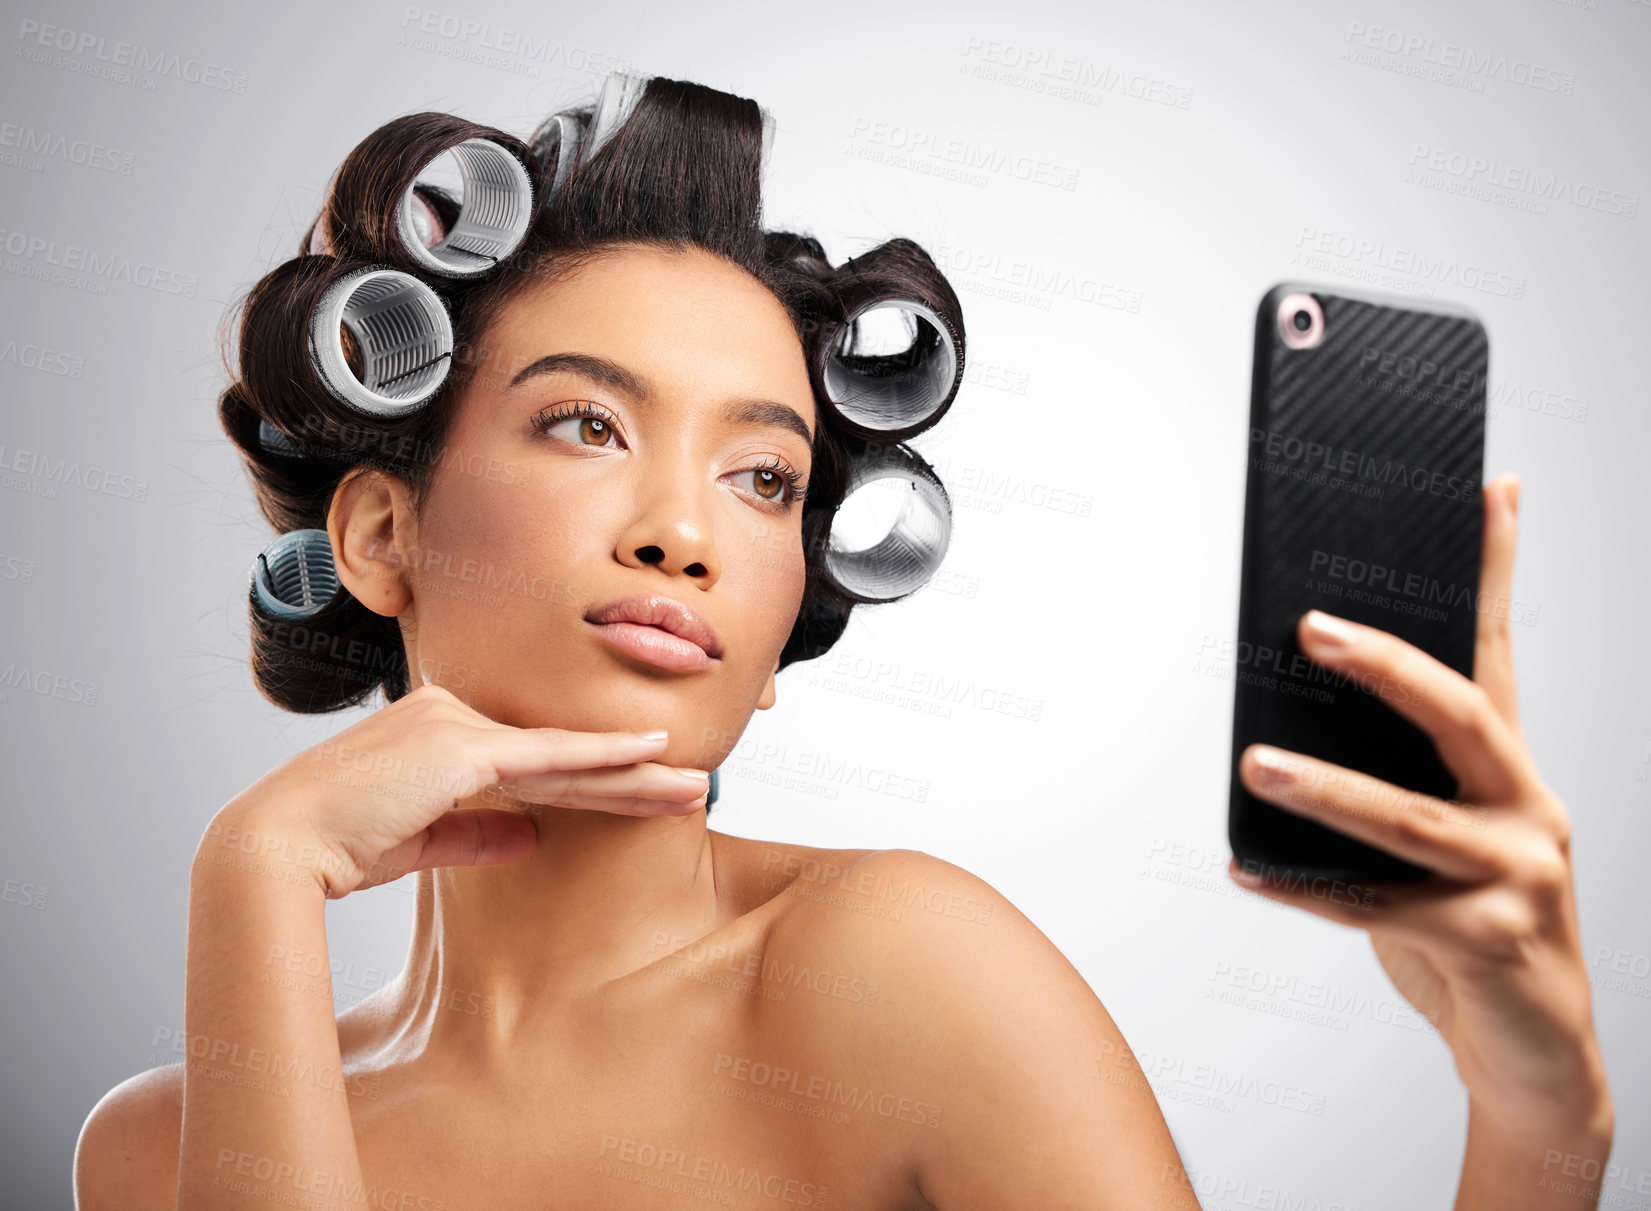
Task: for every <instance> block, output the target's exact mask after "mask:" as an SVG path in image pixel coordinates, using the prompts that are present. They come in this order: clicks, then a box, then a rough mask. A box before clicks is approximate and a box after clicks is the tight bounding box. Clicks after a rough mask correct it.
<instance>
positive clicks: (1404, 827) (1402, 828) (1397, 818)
mask: <svg viewBox="0 0 1651 1211" xmlns="http://www.w3.org/2000/svg"><path fill="white" fill-rule="evenodd" d="M1436 814H1437V813H1436V812H1435V811H1434V809H1433V807H1432V805H1431V804H1430V803H1428V802H1427V800H1426V799H1424V798H1422V797H1421V796H1420V795H1417V796H1414V797H1412V798H1410V799H1408V800H1406V801H1405V803H1404V804H1403V805H1402V806H1401V807H1400V809H1399V811H1398V812H1397V813H1396V814H1395V815H1394V817H1393V831H1394V832H1395V833H1397V834H1398V835H1399V838H1400V839H1401V840H1404V841H1413V842H1418V843H1423V844H1426V843H1431V842H1432V841H1434V840H1435V839H1436V838H1437V837H1438V822H1437V820H1436V819H1435V818H1434V817H1435V816H1436Z"/></svg>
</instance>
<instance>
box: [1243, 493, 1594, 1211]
mask: <svg viewBox="0 0 1651 1211" xmlns="http://www.w3.org/2000/svg"><path fill="white" fill-rule="evenodd" d="M1518 495H1519V491H1518V480H1517V479H1516V478H1515V477H1513V476H1511V475H1508V476H1503V477H1500V478H1498V479H1497V480H1496V481H1494V482H1492V483H1491V484H1489V485H1488V486H1487V487H1486V488H1485V492H1484V505H1485V527H1484V556H1483V562H1482V569H1481V578H1480V589H1481V595H1480V598H1479V600H1480V602H1481V603H1488V608H1483V609H1481V611H1480V614H1479V624H1478V638H1477V642H1476V647H1475V652H1474V665H1473V667H1474V678H1473V680H1471V681H1470V680H1468V679H1467V678H1466V677H1463V676H1462V675H1461V674H1460V673H1458V672H1456V671H1455V670H1454V669H1451V668H1449V667H1448V666H1446V665H1444V664H1442V663H1440V662H1439V661H1437V660H1435V659H1434V658H1433V657H1431V656H1429V655H1427V654H1426V653H1424V652H1422V651H1421V650H1420V649H1418V648H1416V647H1414V646H1412V645H1411V644H1408V643H1406V642H1404V641H1403V640H1401V639H1398V638H1397V637H1395V636H1393V635H1390V634H1388V633H1387V632H1385V631H1381V630H1377V629H1376V628H1374V627H1368V626H1361V625H1358V624H1356V623H1351V622H1348V621H1346V620H1343V619H1331V620H1329V621H1330V623H1331V626H1332V627H1333V628H1334V630H1335V631H1336V632H1344V633H1345V634H1346V636H1347V642H1345V643H1341V644H1338V643H1336V642H1335V637H1334V635H1333V634H1326V633H1325V632H1323V631H1321V630H1320V629H1318V628H1316V627H1315V626H1314V623H1315V622H1317V621H1319V620H1322V619H1324V618H1325V617H1326V616H1324V615H1322V614H1315V613H1309V614H1308V615H1306V616H1305V617H1304V618H1303V619H1302V623H1301V626H1300V629H1299V636H1300V642H1301V645H1302V650H1303V651H1305V652H1306V653H1307V654H1308V655H1309V656H1311V657H1312V658H1313V659H1315V660H1317V661H1319V662H1320V663H1321V664H1324V665H1326V666H1328V667H1331V668H1334V669H1338V670H1344V671H1347V672H1351V673H1356V674H1359V675H1361V681H1362V680H1363V676H1362V675H1364V674H1376V675H1378V676H1381V677H1385V678H1390V679H1392V680H1391V682H1384V683H1383V684H1391V683H1392V682H1398V683H1401V684H1404V685H1406V686H1408V687H1410V688H1411V689H1412V690H1413V692H1412V693H1410V694H1408V695H1404V696H1402V698H1403V700H1402V701H1399V700H1389V702H1390V705H1392V706H1393V707H1394V709H1396V710H1398V711H1399V712H1400V713H1401V714H1403V715H1404V716H1405V717H1406V718H1408V719H1410V720H1411V721H1412V722H1413V723H1415V724H1416V725H1417V726H1418V727H1420V728H1421V729H1422V730H1423V731H1425V732H1426V733H1427V734H1428V735H1429V736H1430V737H1431V738H1432V739H1433V743H1434V746H1435V747H1436V749H1437V750H1438V753H1439V756H1440V759H1441V760H1442V761H1443V762H1444V764H1445V765H1446V767H1447V768H1448V769H1449V770H1450V771H1451V772H1452V773H1453V774H1454V775H1456V778H1457V783H1458V796H1459V797H1458V798H1457V799H1455V800H1450V801H1445V800H1441V799H1435V798H1432V797H1430V796H1426V795H1421V794H1418V793H1416V792H1413V791H1409V790H1405V789H1401V788H1399V787H1396V786H1394V785H1392V784H1391V783H1388V782H1383V781H1381V780H1380V779H1376V778H1372V777H1369V776H1367V775H1364V774H1361V773H1358V772H1356V771H1354V770H1349V769H1346V768H1343V767H1341V766H1337V765H1332V764H1330V763H1328V762H1325V761H1319V760H1317V759H1315V758H1312V757H1308V756H1305V755H1302V754H1299V753H1284V752H1282V751H1281V750H1277V749H1268V748H1267V747H1266V746H1263V745H1251V746H1250V747H1249V748H1247V749H1246V750H1245V751H1244V754H1243V758H1242V760H1241V762H1240V766H1239V769H1240V776H1241V777H1242V779H1243V781H1244V785H1245V786H1247V787H1248V788H1249V789H1250V790H1251V791H1252V792H1253V793H1255V794H1256V795H1258V796H1260V797H1261V798H1263V799H1265V800H1267V801H1268V802H1270V803H1274V804H1277V805H1278V806H1279V807H1282V808H1285V809H1287V810H1290V811H1293V812H1297V813H1299V814H1301V815H1303V816H1307V817H1309V818H1311V819H1313V820H1317V821H1319V822H1320V823H1322V824H1324V825H1326V826H1328V827H1330V828H1334V829H1338V830H1339V831H1341V832H1344V833H1347V834H1349V835H1350V836H1353V837H1356V838H1358V839H1359V840H1361V841H1365V842H1368V843H1369V844H1371V845H1374V846H1376V847H1378V848H1380V849H1383V850H1386V851H1388V852H1389V853H1392V854H1396V855H1398V856H1399V857H1401V858H1406V859H1408V860H1410V861H1411V862H1414V863H1416V864H1418V865H1420V866H1425V867H1427V868H1428V869H1430V870H1432V871H1434V872H1435V873H1434V875H1433V876H1432V877H1430V878H1429V879H1428V880H1427V881H1426V882H1424V883H1420V884H1414V885H1398V884H1385V885H1374V886H1373V887H1372V888H1371V889H1370V890H1371V891H1372V892H1373V895H1372V896H1371V897H1369V900H1368V902H1367V903H1364V904H1342V903H1337V902H1333V901H1331V900H1330V899H1327V898H1318V897H1315V896H1313V895H1312V894H1311V893H1310V892H1308V891H1305V890H1295V889H1291V890H1284V889H1283V888H1280V887H1275V886H1270V885H1269V884H1268V883H1267V882H1266V880H1265V879H1264V878H1263V879H1260V880H1258V879H1256V878H1254V877H1252V876H1251V875H1249V874H1248V873H1247V872H1244V871H1242V870H1241V869H1240V868H1239V866H1238V863H1237V862H1236V860H1235V861H1234V862H1233V863H1232V864H1231V865H1230V866H1229V868H1228V869H1229V873H1231V874H1232V876H1233V877H1234V878H1235V879H1236V880H1237V881H1238V882H1239V883H1240V884H1241V885H1242V886H1244V887H1246V888H1249V889H1250V890H1252V891H1255V892H1257V893H1258V894H1261V895H1264V896H1267V897H1269V898H1271V899H1274V900H1277V901H1279V902H1281V903H1286V904H1294V905H1296V906H1297V907H1300V908H1303V909H1305V910H1306V911H1308V912H1311V913H1316V914H1317V915H1319V916H1322V917H1327V918H1329V919H1330V920H1332V921H1336V922H1339V923H1341V924H1344V925H1353V926H1357V927H1359V928H1361V929H1365V930H1368V931H1369V933H1370V937H1371V942H1372V944H1373V945H1374V947H1375V951H1376V955H1377V957H1378V958H1379V959H1380V960H1381V963H1382V966H1383V967H1384V968H1386V970H1387V973H1388V975H1389V976H1390V977H1391V978H1392V980H1393V983H1394V985H1395V986H1396V987H1397V988H1398V990H1399V991H1400V992H1401V993H1402V994H1403V995H1404V996H1405V997H1406V998H1407V999H1408V1000H1409V1001H1410V1002H1411V1003H1412V1004H1413V1005H1415V1006H1416V1008H1417V1009H1419V1010H1421V1011H1422V1012H1423V1013H1424V1014H1426V1015H1427V1017H1428V1019H1429V1020H1430V1021H1431V1022H1433V1024H1434V1025H1435V1026H1436V1027H1437V1028H1438V1031H1439V1034H1440V1036H1441V1037H1443V1039H1444V1040H1445V1042H1446V1043H1447V1044H1449V1046H1450V1049H1451V1051H1452V1053H1453V1054H1454V1056H1455V1059H1456V1071H1457V1073H1458V1074H1459V1075H1460V1076H1461V1078H1462V1081H1463V1083H1464V1084H1465V1085H1466V1086H1467V1089H1468V1094H1469V1099H1470V1103H1471V1106H1472V1115H1473V1116H1474V1118H1475V1119H1477V1120H1479V1122H1478V1127H1479V1129H1480V1130H1481V1131H1484V1130H1487V1129H1488V1130H1492V1131H1495V1132H1499V1133H1503V1134H1504V1135H1506V1136H1507V1137H1509V1138H1515V1137H1517V1138H1521V1139H1527V1140H1532V1141H1535V1140H1553V1141H1556V1142H1557V1141H1568V1140H1579V1139H1589V1140H1593V1141H1595V1142H1597V1141H1598V1140H1600V1139H1601V1138H1603V1141H1604V1146H1605V1148H1606V1149H1607V1150H1608V1148H1609V1141H1610V1135H1611V1130H1612V1126H1613V1123H1614V1118H1613V1110H1612V1104H1611V1096H1610V1091H1609V1089H1608V1087H1607V1085H1606V1079H1605V1071H1604V1064H1603V1059H1602V1056H1601V1053H1600V1048H1599V1043H1598V1040H1597V1038H1596V1037H1595V1034H1594V1025H1593V1017H1592V1009H1591V996H1590V987H1589V983H1588V972H1587V965H1586V963H1585V961H1584V958H1583V952H1582V941H1581V937H1580V935H1579V933H1578V929H1577V911H1576V898H1575V893H1574V890H1573V884H1572V873H1571V848H1570V835H1571V822H1570V814H1569V812H1568V811H1567V810H1566V807H1565V804H1564V803H1563V802H1562V801H1561V800H1560V798H1559V796H1558V795H1556V794H1555V793H1554V792H1553V791H1552V790H1551V789H1549V787H1548V786H1547V785H1546V784H1545V783H1544V782H1543V781H1542V777H1541V775H1540V773H1538V771H1537V768H1536V762H1535V761H1534V759H1533V758H1532V756H1531V753H1530V750H1529V749H1528V748H1527V747H1526V744H1525V738H1524V735H1523V732H1522V731H1521V728H1520V724H1519V713H1518V708H1517V705H1516V702H1515V693H1514V673H1513V654H1512V643H1511V639H1510V635H1509V626H1508V618H1507V608H1506V607H1507V604H1508V602H1509V601H1510V592H1509V590H1510V587H1511V583H1512V577H1513V555H1514V543H1515V537H1516V528H1517V522H1516V520H1515V513H1516V507H1517V504H1518ZM1269 755H1271V756H1272V757H1274V758H1276V759H1278V761H1280V762H1282V763H1283V764H1284V766H1285V768H1284V769H1283V771H1282V772H1281V773H1280V774H1278V775H1277V776H1273V777H1269V770H1268V768H1267V764H1266V762H1267V758H1268V756H1269ZM1471 1153H1472V1148H1471V1146H1470V1162H1471V1159H1472V1157H1471ZM1465 1189H1466V1186H1464V1190H1465Z"/></svg>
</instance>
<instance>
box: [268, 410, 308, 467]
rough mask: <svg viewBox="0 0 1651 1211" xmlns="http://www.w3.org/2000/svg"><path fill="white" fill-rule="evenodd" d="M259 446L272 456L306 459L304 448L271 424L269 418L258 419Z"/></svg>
mask: <svg viewBox="0 0 1651 1211" xmlns="http://www.w3.org/2000/svg"><path fill="white" fill-rule="evenodd" d="M258 444H259V445H260V446H262V447H263V448H264V449H265V450H267V451H268V452H269V453H271V454H279V455H281V456H282V457H283V458H302V457H304V447H303V446H302V445H301V444H299V443H298V442H296V441H294V440H293V439H292V438H290V437H288V436H287V435H286V434H285V433H282V432H281V430H279V429H277V428H276V427H275V426H274V425H272V424H270V423H269V418H268V417H264V416H260V417H259V418H258Z"/></svg>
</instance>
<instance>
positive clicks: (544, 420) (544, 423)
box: [532, 399, 808, 512]
mask: <svg viewBox="0 0 1651 1211" xmlns="http://www.w3.org/2000/svg"><path fill="white" fill-rule="evenodd" d="M576 416H580V417H590V418H591V419H593V420H599V421H601V422H602V423H604V424H605V425H607V426H608V427H609V429H610V430H611V431H612V432H613V434H614V435H615V436H618V433H619V430H618V429H617V428H614V424H613V418H612V417H611V416H609V415H608V414H607V413H606V412H605V411H603V410H601V409H599V408H597V407H595V406H594V405H593V404H592V403H591V402H590V401H589V400H583V399H582V400H576V401H575V402H574V403H573V404H572V405H570V406H564V407H561V408H555V409H552V408H542V409H540V410H539V411H538V412H537V413H535V414H534V417H533V422H532V423H533V428H534V429H535V430H536V431H537V432H539V433H543V432H545V430H547V429H549V428H551V426H553V425H557V424H560V423H561V422H562V421H565V420H571V419H572V418H574V417H576ZM595 448H596V449H600V448H601V447H595ZM745 470H747V471H772V472H774V473H775V474H776V475H778V476H779V477H780V478H781V479H782V480H784V481H785V485H786V495H787V498H788V499H787V500H786V501H785V502H784V503H783V505H782V502H779V501H773V500H764V501H763V504H765V505H781V507H782V508H783V509H784V511H786V512H789V511H790V510H792V509H794V508H796V507H797V506H798V505H800V504H802V503H803V501H804V500H805V499H806V498H807V496H808V486H807V485H806V484H804V483H803V482H802V479H803V475H802V472H801V471H799V470H797V469H796V468H795V467H793V466H792V465H791V464H790V463H788V462H786V461H785V460H784V459H783V458H780V457H778V456H775V457H774V460H773V461H772V462H767V463H760V464H758V465H757V466H755V467H746V468H745ZM759 499H760V498H759Z"/></svg>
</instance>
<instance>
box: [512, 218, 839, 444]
mask: <svg viewBox="0 0 1651 1211" xmlns="http://www.w3.org/2000/svg"><path fill="white" fill-rule="evenodd" d="M487 343H488V344H489V345H490V346H492V348H490V349H488V350H487V353H488V361H490V362H491V363H492V364H493V365H494V366H496V367H498V368H499V369H501V370H504V369H506V368H508V370H509V372H508V374H507V375H505V376H503V379H502V382H501V383H500V384H499V385H506V384H508V383H509V382H510V381H511V380H512V379H514V378H515V376H516V375H517V374H518V373H520V372H521V371H523V370H525V369H526V368H527V367H529V366H531V365H532V364H533V363H535V362H537V361H539V360H541V359H543V358H545V357H546V356H547V355H552V354H568V353H578V354H586V355H591V356H594V357H598V358H602V359H605V360H608V361H611V362H613V363H616V364H617V365H619V366H621V367H624V368H626V369H628V370H630V371H631V372H632V373H633V374H634V375H636V376H637V377H639V378H641V379H643V380H645V381H646V382H647V383H648V384H649V385H651V386H654V387H655V388H656V389H657V391H658V393H660V394H669V393H671V392H674V391H678V390H680V391H686V392H690V393H692V394H695V395H699V394H703V393H712V394H717V395H727V394H736V393H737V394H746V395H756V396H765V397H768V398H772V399H775V400H777V401H780V402H784V403H786V404H789V405H790V406H791V407H793V408H795V409H796V410H797V411H798V412H799V413H801V414H802V415H803V416H804V417H805V419H807V420H808V422H809V425H810V427H811V428H812V427H813V425H814V419H815V418H814V400H813V392H812V389H811V387H810V383H809V377H808V367H807V362H806V361H805V359H804V355H803V350H802V344H801V341H800V340H799V339H798V337H797V334H796V329H795V328H794V327H793V325H792V322H791V319H790V317H789V316H788V315H787V314H786V311H785V308H784V306H783V305H782V304H781V303H780V301H779V300H778V299H777V298H775V297H774V295H773V294H772V293H771V292H770V291H769V290H768V289H767V288H766V287H765V286H763V285H762V283H760V282H758V281H757V280H756V279H755V278H753V277H751V275H750V274H748V273H746V272H745V271H744V270H742V269H740V268H739V267H738V266H735V265H732V264H730V263H729V262H727V261H724V260H722V259H721V258H720V257H717V256H715V255H713V254H711V253H707V252H703V251H700V250H697V249H690V250H688V251H687V252H684V253H681V254H678V253H675V252H672V251H670V250H658V249H651V248H643V249H632V248H626V249H623V250H620V251H615V252H607V253H604V255H602V256H600V257H598V258H596V259H594V260H593V261H591V262H589V263H587V264H585V265H583V266H581V267H580V268H579V269H578V270H576V271H574V272H573V273H571V274H570V275H568V276H566V277H565V278H560V279H558V280H554V281H546V282H545V283H543V284H541V285H538V286H535V287H531V288H529V289H527V290H524V291H523V292H521V293H520V294H518V295H517V296H515V298H513V299H512V301H511V303H510V304H509V305H508V306H507V307H506V308H504V309H503V311H502V312H501V313H500V315H499V316H498V317H497V320H496V322H495V323H494V324H493V325H492V327H491V331H490V333H489V334H488V338H487ZM494 377H495V378H498V377H499V376H494Z"/></svg>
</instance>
